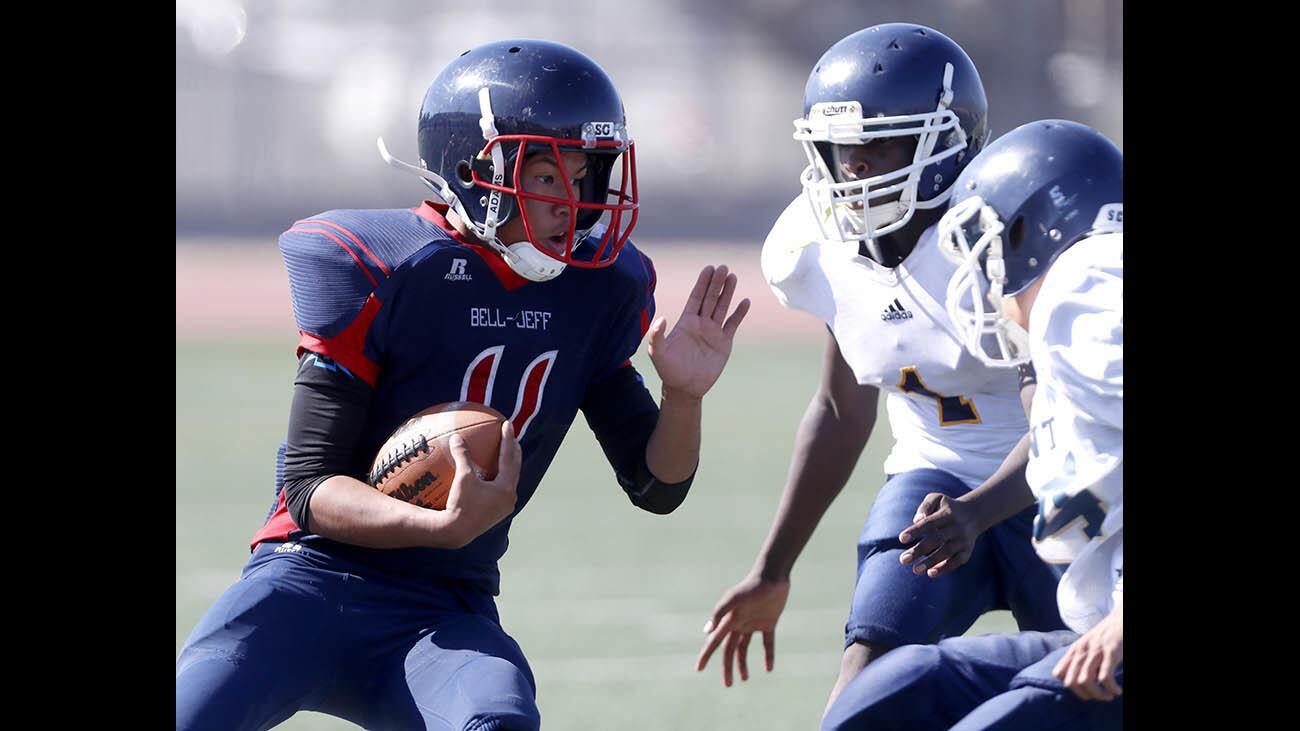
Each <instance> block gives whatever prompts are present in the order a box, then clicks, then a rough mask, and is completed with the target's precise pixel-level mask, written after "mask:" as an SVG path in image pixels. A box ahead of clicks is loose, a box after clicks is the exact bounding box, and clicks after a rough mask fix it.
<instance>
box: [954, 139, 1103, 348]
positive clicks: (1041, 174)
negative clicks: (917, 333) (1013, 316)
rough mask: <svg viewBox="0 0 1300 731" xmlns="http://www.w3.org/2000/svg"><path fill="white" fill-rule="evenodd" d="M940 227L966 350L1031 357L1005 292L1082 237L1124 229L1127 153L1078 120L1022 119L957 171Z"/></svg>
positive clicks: (1025, 335) (1039, 271) (1012, 292)
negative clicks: (1006, 307)
mask: <svg viewBox="0 0 1300 731" xmlns="http://www.w3.org/2000/svg"><path fill="white" fill-rule="evenodd" d="M938 230H939V248H940V249H941V250H942V251H943V253H944V255H945V256H947V257H948V258H949V259H951V260H953V261H955V262H957V263H958V265H959V266H958V268H957V271H956V272H955V273H954V274H953V276H952V279H951V280H950V281H949V283H948V292H947V309H948V313H949V316H950V317H951V318H952V322H953V325H954V326H955V327H956V328H957V329H958V331H959V332H960V333H961V337H962V340H963V342H965V344H966V348H967V350H969V351H970V352H971V353H972V354H973V355H975V356H976V357H977V358H979V359H980V360H981V361H983V362H985V363H987V364H989V365H1003V366H1007V365H1018V364H1020V363H1024V362H1026V361H1028V360H1029V353H1028V348H1027V345H1028V340H1029V338H1028V333H1026V332H1025V330H1024V328H1022V327H1020V326H1019V325H1018V324H1016V323H1015V322H1012V321H1011V320H1009V319H1008V318H1007V317H1006V316H1005V314H1004V312H1003V309H1002V298H1003V297H1004V296H1011V295H1015V294H1018V293H1020V292H1022V291H1024V290H1025V288H1026V287H1028V286H1029V285H1031V284H1033V282H1034V280H1036V279H1038V278H1039V277H1041V276H1042V275H1043V272H1045V271H1047V268H1048V267H1050V266H1051V265H1052V262H1054V261H1055V260H1056V257H1058V256H1060V254H1061V252H1062V251H1065V250H1066V249H1068V248H1069V247H1070V246H1072V245H1074V244H1076V243H1078V242H1079V241H1081V240H1083V239H1084V238H1087V237H1088V236H1094V235H1099V234H1104V233H1116V232H1123V230H1124V153H1122V152H1120V150H1119V148H1117V147H1116V146H1115V144H1114V143H1112V142H1111V141H1110V140H1108V139H1106V137H1105V135H1103V134H1101V133H1100V132H1098V131H1096V130H1094V129H1092V128H1091V127H1088V126H1087V125H1083V124H1078V123H1077V122H1068V121H1065V120H1060V119H1046V120H1040V121H1037V122H1030V123H1029V124H1025V125H1021V126H1020V127H1017V128H1015V129H1013V130H1011V131H1010V132H1008V133H1006V134H1005V135H1002V136H1001V137H999V138H998V139H997V140H996V141H994V142H993V143H992V144H990V145H989V146H988V148H987V149H985V150H984V152H982V153H980V155H979V157H977V158H976V159H975V160H974V161H973V162H971V163H970V165H969V166H967V168H966V169H965V170H964V171H963V172H962V174H961V176H960V177H958V178H957V183H956V185H954V186H953V194H952V201H951V205H950V207H949V208H948V211H947V212H946V213H945V214H944V215H943V218H941V219H940V220H939V226H938ZM989 306H991V311H990V310H989V309H988V307H989ZM988 336H991V337H988ZM992 345H996V351H991V350H989V349H988V347H989V346H992Z"/></svg>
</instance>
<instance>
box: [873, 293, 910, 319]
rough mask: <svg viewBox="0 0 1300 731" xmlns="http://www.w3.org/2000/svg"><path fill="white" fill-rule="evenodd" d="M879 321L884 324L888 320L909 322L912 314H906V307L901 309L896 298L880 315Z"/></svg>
mask: <svg viewBox="0 0 1300 731" xmlns="http://www.w3.org/2000/svg"><path fill="white" fill-rule="evenodd" d="M880 319H882V320H884V321H886V322H888V321H890V320H910V319H912V313H911V312H908V311H907V308H906V307H903V303H902V302H899V301H898V298H894V303H893V304H891V305H890V306H888V307H886V308H885V311H884V312H882V313H880Z"/></svg>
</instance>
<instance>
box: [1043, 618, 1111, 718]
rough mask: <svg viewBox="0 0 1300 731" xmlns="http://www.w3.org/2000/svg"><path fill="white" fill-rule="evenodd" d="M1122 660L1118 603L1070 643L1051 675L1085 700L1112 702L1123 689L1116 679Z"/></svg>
mask: <svg viewBox="0 0 1300 731" xmlns="http://www.w3.org/2000/svg"><path fill="white" fill-rule="evenodd" d="M1123 662H1124V605H1123V602H1117V603H1116V604H1115V608H1114V609H1111V610H1110V614H1107V615H1106V616H1105V617H1104V618H1102V620H1101V621H1100V622H1098V623H1097V624H1096V625H1094V626H1093V628H1092V629H1090V630H1088V631H1087V632H1085V633H1084V635H1083V636H1082V637H1080V638H1079V639H1077V640H1075V641H1074V644H1073V645H1070V649H1068V650H1066V651H1065V655H1064V656H1062V657H1061V660H1060V662H1058V663H1056V667H1054V668H1052V675H1054V676H1056V677H1057V678H1058V679H1060V681H1061V682H1062V683H1064V684H1065V687H1067V688H1069V689H1070V691H1071V692H1073V693H1074V694H1075V695H1077V696H1079V697H1080V698H1082V699H1083V700H1085V701H1089V700H1092V701H1112V700H1115V699H1116V698H1118V697H1119V696H1120V694H1122V693H1123V692H1124V689H1123V688H1121V687H1119V684H1118V683H1116V682H1115V670H1116V669H1117V668H1119V666H1120V664H1121V663H1123Z"/></svg>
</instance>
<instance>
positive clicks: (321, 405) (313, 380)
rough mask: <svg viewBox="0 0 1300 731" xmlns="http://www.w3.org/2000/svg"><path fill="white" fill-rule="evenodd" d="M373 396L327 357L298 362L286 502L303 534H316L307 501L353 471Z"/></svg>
mask: <svg viewBox="0 0 1300 731" xmlns="http://www.w3.org/2000/svg"><path fill="white" fill-rule="evenodd" d="M370 395H371V388H370V384H368V383H366V382H365V381H363V380H362V379H361V378H359V377H357V376H356V375H354V374H352V373H350V372H349V371H348V370H347V369H346V368H344V367H343V366H342V365H340V364H339V363H337V362H336V361H334V360H332V359H330V358H327V357H326V356H323V355H318V354H316V353H312V352H310V351H308V352H305V353H303V354H302V358H300V359H299V360H298V375H297V376H296V377H295V378H294V380H293V405H292V406H291V407H290V408H289V437H288V439H287V441H286V446H285V450H284V502H285V507H287V508H288V509H289V515H290V516H291V517H292V518H293V522H294V523H297V525H298V527H299V528H301V529H302V530H304V531H308V532H310V531H311V529H310V528H309V527H308V526H307V503H308V502H309V501H310V500H311V495H312V493H313V492H315V491H316V488H317V487H319V486H320V484H321V483H322V482H324V481H325V480H327V479H329V478H330V477H333V476H334V475H348V474H351V473H352V471H353V470H352V464H351V462H352V455H353V451H354V449H355V447H356V443H357V439H359V438H360V436H361V429H362V427H363V426H364V425H365V423H366V414H367V412H368V411H369V410H370ZM353 476H355V475H353Z"/></svg>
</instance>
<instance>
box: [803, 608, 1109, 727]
mask: <svg viewBox="0 0 1300 731" xmlns="http://www.w3.org/2000/svg"><path fill="white" fill-rule="evenodd" d="M1078 638H1079V636H1078V635H1077V634H1075V633H1073V632H1071V631H1069V630H1061V631H1058V632H1021V633H1019V634H1014V635H980V636H978V637H953V638H951V639H947V640H943V641H942V642H940V643H938V644H937V645H908V646H906V647H900V648H898V649H895V650H891V651H890V652H887V653H885V654H884V655H883V656H882V657H880V658H879V659H878V660H876V661H875V662H873V663H871V664H870V665H868V666H867V667H866V669H865V670H863V671H862V672H861V673H860V674H858V676H857V677H856V678H854V679H853V680H852V682H850V683H849V684H848V685H846V686H845V687H844V692H843V693H841V694H840V696H839V697H838V698H836V699H835V703H834V705H832V706H831V708H830V710H829V711H827V713H826V717H825V718H824V719H822V731H855V730H862V731H865V730H866V729H870V730H871V731H891V730H892V729H898V730H899V731H904V730H905V731H928V730H930V729H934V730H936V731H939V730H942V729H952V731H982V730H986V729H1000V730H1007V731H1010V730H1012V729H1015V730H1020V729H1023V730H1024V731H1067V730H1069V731H1093V730H1097V731H1101V730H1102V729H1118V728H1121V727H1122V726H1123V720H1124V719H1123V717H1124V696H1120V697H1118V698H1116V699H1115V700H1113V701H1085V700H1081V699H1080V698H1078V697H1077V696H1075V695H1074V694H1073V693H1071V692H1070V691H1069V690H1067V689H1066V688H1065V686H1064V685H1063V684H1062V683H1061V681H1059V680H1057V679H1056V678H1055V677H1053V676H1052V668H1054V667H1055V666H1056V663H1057V662H1059V661H1060V659H1061V657H1062V656H1063V655H1064V654H1065V652H1066V650H1067V649H1068V648H1069V646H1070V644H1071V643H1073V642H1074V641H1075V640H1077V639H1078ZM1116 680H1117V682H1118V683H1119V684H1120V686H1121V687H1123V685H1124V669H1123V666H1121V667H1120V668H1119V670H1118V671H1117V672H1116Z"/></svg>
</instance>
